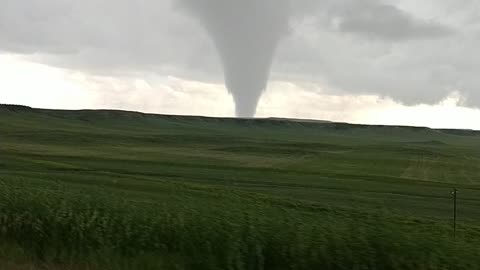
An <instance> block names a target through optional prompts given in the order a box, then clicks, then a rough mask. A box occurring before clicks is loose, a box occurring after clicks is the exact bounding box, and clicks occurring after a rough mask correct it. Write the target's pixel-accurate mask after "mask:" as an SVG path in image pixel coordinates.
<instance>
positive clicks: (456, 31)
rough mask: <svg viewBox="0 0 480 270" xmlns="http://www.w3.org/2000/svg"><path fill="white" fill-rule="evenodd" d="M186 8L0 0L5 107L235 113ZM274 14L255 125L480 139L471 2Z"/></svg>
mask: <svg viewBox="0 0 480 270" xmlns="http://www.w3.org/2000/svg"><path fill="white" fill-rule="evenodd" d="M188 1H193V0H139V1H130V0H103V1H93V0H83V1H73V0H0V103H20V104H25V105H31V106H37V107H48V108H118V109H131V110H140V111H148V112H159V113H172V114H202V115H211V116H233V115H234V114H235V113H234V112H235V109H234V107H233V101H232V97H231V96H230V94H229V92H228V91H226V90H225V87H224V85H223V82H224V78H223V74H224V73H223V70H222V61H221V59H220V57H219V54H218V52H217V50H216V49H218V47H219V45H218V42H217V43H215V39H212V37H211V36H209V30H210V29H209V28H208V27H207V28H205V24H202V21H201V20H199V18H198V17H199V16H196V15H195V14H193V13H192V12H191V11H189V9H188V7H186V6H188V3H187V4H185V3H186V2H188ZM198 1H199V2H198V3H200V2H202V3H203V4H205V5H208V4H209V3H210V2H211V3H215V2H216V1H218V0H201V1H200V0H198ZM228 1H233V2H238V1H240V0H238V1H235V0H228ZM258 1H259V2H261V1H262V0H258ZM263 1H267V2H272V1H271V0H263ZM247 2H248V1H247ZM280 2H282V3H287V2H288V1H287V0H282V1H278V3H280ZM272 3H274V2H272ZM279 5H280V4H279ZM275 8H277V7H275ZM280 8H281V11H282V13H281V14H284V13H283V10H284V9H285V8H288V14H287V15H288V25H287V26H286V27H285V31H281V32H280V31H279V32H278V34H276V36H275V38H278V39H279V42H278V46H277V47H276V50H275V51H276V52H275V55H274V58H273V64H272V66H271V76H270V83H269V85H268V87H267V89H266V91H265V93H263V96H262V97H261V99H260V102H259V106H258V109H257V114H256V116H258V117H267V116H277V117H297V118H317V119H327V120H335V121H348V122H357V123H381V124H411V125H426V126H433V127H458V128H476V129H480V121H478V119H480V111H479V110H478V109H477V108H479V107H480V89H479V88H480V76H477V74H476V73H477V72H478V71H479V70H480V53H478V48H480V16H478V14H480V1H478V0H422V1H415V0H395V1H394V0H383V1H381V0H361V1H359V0H295V1H292V2H291V3H289V4H288V5H284V6H282V7H278V10H280ZM265 10H271V11H262V12H271V13H273V12H278V11H276V10H275V9H272V8H270V7H269V8H268V9H265ZM239 12H243V13H242V14H243V15H242V16H239V18H240V17H242V18H248V17H249V16H253V15H252V13H251V12H249V11H248V10H243V11H242V10H240V11H239ZM203 15H205V14H203ZM214 15H215V14H213V15H212V16H214ZM257 15H258V14H257ZM263 15H264V16H265V18H267V17H268V16H272V15H271V14H263ZM209 16H210V15H209ZM258 16H262V14H260V15H258ZM282 16H283V15H282ZM262 18H263V17H262ZM267 22H270V21H267ZM275 22H276V21H275ZM222 30H223V29H222ZM234 30H235V29H234ZM236 30H237V31H238V29H236ZM252 31H263V30H262V29H260V30H258V29H257V30H256V29H252ZM258 33H262V32H258ZM256 58H258V57H256Z"/></svg>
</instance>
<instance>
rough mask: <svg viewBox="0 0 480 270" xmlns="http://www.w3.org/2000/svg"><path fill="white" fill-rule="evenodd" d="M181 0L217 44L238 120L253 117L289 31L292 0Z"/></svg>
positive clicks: (226, 84) (226, 83)
mask: <svg viewBox="0 0 480 270" xmlns="http://www.w3.org/2000/svg"><path fill="white" fill-rule="evenodd" d="M180 1H181V2H182V4H183V5H184V6H185V7H186V8H187V10H188V12H189V14H191V15H192V16H193V17H194V18H195V19H197V20H198V21H199V23H200V24H201V25H202V26H203V27H204V28H205V29H206V32H207V33H208V35H209V36H210V38H211V39H212V41H213V43H214V44H215V47H216V49H217V52H218V55H219V56H220V59H221V64H222V66H223V73H224V79H225V86H226V88H227V89H228V91H229V92H230V93H231V94H232V96H233V99H234V101H235V111H236V115H237V117H254V116H255V113H256V110H257V105H258V101H259V99H260V97H261V95H262V93H263V92H264V90H265V89H266V87H267V84H268V80H269V77H270V69H271V66H272V62H273V59H274V55H275V51H276V49H277V46H278V44H279V42H280V41H281V39H282V37H284V36H285V35H286V34H287V32H288V24H289V0H180Z"/></svg>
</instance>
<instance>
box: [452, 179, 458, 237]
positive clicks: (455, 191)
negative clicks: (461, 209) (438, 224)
mask: <svg viewBox="0 0 480 270" xmlns="http://www.w3.org/2000/svg"><path fill="white" fill-rule="evenodd" d="M457 193H458V189H457V188H454V189H453V192H452V194H453V238H456V236H457Z"/></svg>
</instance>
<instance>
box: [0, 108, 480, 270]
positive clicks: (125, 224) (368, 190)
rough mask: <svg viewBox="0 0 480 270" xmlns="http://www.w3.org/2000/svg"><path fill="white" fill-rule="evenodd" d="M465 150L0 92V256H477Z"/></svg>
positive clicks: (396, 131) (398, 131)
mask: <svg viewBox="0 0 480 270" xmlns="http://www.w3.org/2000/svg"><path fill="white" fill-rule="evenodd" d="M479 161H480V132H473V131H458V130H432V129H427V128H413V127H384V126H360V125H349V124H339V123H328V122H326V123H308V122H298V121H287V120H275V119H263V120H242V119H216V118H202V117H182V116H161V115H147V114H140V113H133V112H119V111H54V110H37V109H30V108H27V107H21V106H3V105H2V106H0V238H1V240H3V241H1V243H2V245H0V250H1V251H0V265H2V264H3V265H7V264H8V265H9V266H8V268H6V269H14V268H13V266H12V265H18V269H29V268H22V267H29V266H28V265H35V267H43V268H47V269H477V268H479V267H480V259H478V258H477V254H480V163H479ZM454 187H456V188H458V189H459V200H458V222H459V231H458V234H457V238H456V240H454V239H453V237H452V231H451V217H452V195H451V191H452V188H454ZM2 262H3V263H2ZM25 265H27V266H25ZM15 267H17V266H15ZM0 269H2V268H1V267H0Z"/></svg>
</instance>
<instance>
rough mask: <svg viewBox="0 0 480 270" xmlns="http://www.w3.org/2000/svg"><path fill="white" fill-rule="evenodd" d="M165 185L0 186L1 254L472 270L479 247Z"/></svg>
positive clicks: (430, 227) (409, 229)
mask: <svg viewBox="0 0 480 270" xmlns="http://www.w3.org/2000/svg"><path fill="white" fill-rule="evenodd" d="M170 188H171V190H170V191H171V192H170V193H169V195H168V196H167V197H161V198H160V197H159V198H151V199H142V198H141V196H129V195H127V194H125V193H121V192H118V191H114V190H107V189H104V190H98V189H93V188H76V187H73V186H69V187H62V186H55V185H29V184H28V183H23V184H20V183H15V182H12V181H10V182H3V183H1V184H0V240H1V242H2V243H4V244H5V245H4V246H3V247H0V249H8V248H12V247H15V248H16V249H17V250H21V254H23V256H24V258H26V260H29V261H30V262H34V263H36V264H38V265H42V264H53V265H76V267H77V268H76V269H78V268H80V269H82V267H83V269H386V270H388V269H392V270H393V269H395V270H396V269H402V270H403V269H480V268H479V266H480V259H478V254H480V245H478V242H476V240H474V239H473V238H472V237H470V238H469V239H465V238H460V239H457V241H454V240H453V239H452V237H451V233H450V231H449V228H448V227H446V226H444V225H441V224H436V223H433V222H427V221H421V220H414V219H406V220H399V219H398V218H396V217H393V216H390V215H388V214H382V215H373V214H358V213H357V214H354V213H352V214H351V215H350V214H349V213H348V212H339V211H334V210H325V209H321V208H313V207H309V206H306V205H302V204H301V203H298V204H293V203H292V204H290V203H288V202H285V201H280V200H277V199H271V198H268V197H265V196H261V197H259V196H256V195H249V194H247V193H245V194H244V193H239V192H235V191H227V190H223V191H222V190H209V189H201V188H194V187H188V186H185V185H178V186H175V185H172V186H171V187H170ZM471 235H473V234H471Z"/></svg>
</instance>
